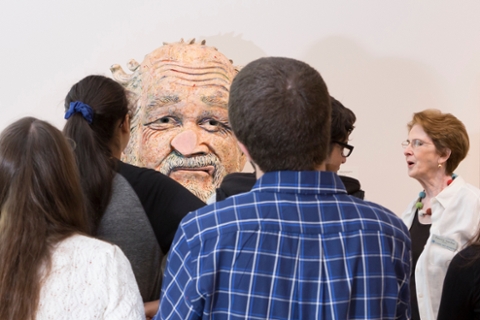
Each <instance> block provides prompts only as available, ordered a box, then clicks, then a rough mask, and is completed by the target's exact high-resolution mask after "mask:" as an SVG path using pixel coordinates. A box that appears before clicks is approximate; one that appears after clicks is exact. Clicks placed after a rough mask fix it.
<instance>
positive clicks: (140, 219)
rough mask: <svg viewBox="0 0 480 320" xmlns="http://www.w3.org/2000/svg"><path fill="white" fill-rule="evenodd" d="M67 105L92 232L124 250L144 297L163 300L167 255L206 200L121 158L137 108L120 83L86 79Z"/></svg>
mask: <svg viewBox="0 0 480 320" xmlns="http://www.w3.org/2000/svg"><path fill="white" fill-rule="evenodd" d="M65 111H66V113H65V119H67V122H66V124H65V127H64V129H63V133H64V135H65V136H66V137H68V138H69V139H71V140H72V141H73V142H74V143H75V150H74V152H75V157H76V161H77V165H78V168H79V171H80V177H81V184H82V189H83V192H84V194H85V195H86V199H87V209H88V211H87V213H88V214H89V223H90V227H91V230H92V234H93V235H94V236H96V237H99V238H101V239H104V240H107V241H110V242H112V243H114V244H117V245H118V246H119V247H120V248H121V249H122V250H123V252H124V253H125V255H126V256H127V258H128V259H129V260H130V263H131V264H132V268H133V271H134V274H135V277H136V279H137V282H138V285H139V288H140V292H141V294H142V298H143V300H144V302H148V301H153V300H158V299H159V297H160V287H161V286H160V285H161V280H162V272H161V261H162V257H163V256H164V255H165V254H166V253H167V252H168V250H169V249H170V245H171V243H172V241H173V237H174V235H175V232H176V230H177V227H178V225H179V223H180V221H181V219H182V218H183V217H184V216H185V215H186V214H187V213H188V212H190V211H193V210H196V209H198V208H200V207H202V206H204V205H205V204H204V203H203V202H202V201H200V200H199V199H198V198H197V197H196V196H194V195H193V194H192V193H191V192H190V191H188V190H187V189H186V188H184V187H183V186H181V185H180V184H179V183H177V182H176V181H174V180H173V179H170V178H169V177H167V176H165V175H163V174H161V173H159V172H157V171H154V170H151V169H146V168H139V167H135V166H132V165H129V164H126V163H123V162H122V161H120V157H121V155H122V151H123V149H124V148H125V147H126V145H127V143H128V140H129V138H130V116H131V115H130V104H129V100H128V93H127V91H126V90H125V89H124V88H123V87H122V86H121V85H120V84H119V83H117V82H115V81H114V80H112V79H110V78H107V77H104V76H100V75H91V76H88V77H86V78H84V79H82V80H80V81H79V82H78V83H76V84H74V85H73V86H72V88H71V89H70V91H69V92H68V94H67V96H66V98H65Z"/></svg>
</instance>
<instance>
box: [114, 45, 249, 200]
mask: <svg viewBox="0 0 480 320" xmlns="http://www.w3.org/2000/svg"><path fill="white" fill-rule="evenodd" d="M132 69H134V75H133V77H132V79H131V80H129V81H128V83H127V88H128V89H130V90H131V91H133V92H135V93H136V94H137V99H138V100H137V110H135V111H136V112H135V115H134V119H133V121H132V139H131V140H130V143H129V146H127V148H126V150H125V152H124V153H125V160H126V161H127V162H130V163H133V164H136V165H139V166H143V167H148V168H152V169H155V170H158V171H160V172H162V173H164V174H166V175H168V176H170V177H171V178H173V179H174V180H176V181H178V182H180V183H181V184H182V185H184V186H185V187H187V188H188V189H189V190H190V191H192V192H193V193H194V194H195V195H197V196H198V197H199V198H200V199H202V200H204V201H206V199H208V197H209V196H210V195H211V194H212V193H213V192H214V191H215V188H216V187H217V186H218V185H219V184H220V182H221V181H222V179H223V177H224V176H225V175H226V174H227V173H230V172H237V171H241V170H242V168H243V166H244V164H245V157H244V156H243V154H242V153H241V152H240V150H239V149H238V147H237V144H236V139H235V137H234V136H233V133H232V130H231V128H230V124H229V121H228V110H227V102H228V95H229V89H230V84H231V82H232V80H233V77H234V76H235V74H236V71H235V68H234V67H233V65H232V63H231V62H230V61H229V60H228V59H227V58H225V56H223V55H222V54H220V53H219V52H218V51H216V49H214V48H212V47H207V46H205V45H203V44H195V43H184V42H180V43H174V44H167V45H164V46H163V47H160V48H159V49H157V50H155V51H154V52H152V53H151V54H149V55H147V56H146V58H145V60H144V61H143V62H142V64H140V65H137V66H135V65H134V66H133V67H132ZM117 70H118V67H117ZM112 71H113V72H114V74H115V67H113V70H112ZM118 78H120V76H119V77H118ZM117 80H118V79H117ZM120 82H122V81H121V79H120Z"/></svg>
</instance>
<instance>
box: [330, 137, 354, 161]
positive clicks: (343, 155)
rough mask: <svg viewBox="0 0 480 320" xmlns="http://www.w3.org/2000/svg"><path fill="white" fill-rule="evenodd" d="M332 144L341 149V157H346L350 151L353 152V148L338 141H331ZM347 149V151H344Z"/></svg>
mask: <svg viewBox="0 0 480 320" xmlns="http://www.w3.org/2000/svg"><path fill="white" fill-rule="evenodd" d="M332 143H336V144H338V145H339V146H341V147H342V157H345V158H346V157H348V156H350V155H351V154H352V151H353V146H351V145H349V144H346V143H343V142H340V141H332ZM345 149H347V150H345Z"/></svg>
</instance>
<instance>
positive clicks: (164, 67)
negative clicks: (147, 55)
mask: <svg viewBox="0 0 480 320" xmlns="http://www.w3.org/2000/svg"><path fill="white" fill-rule="evenodd" d="M152 69H154V70H155V72H156V73H157V74H158V73H161V72H168V71H172V72H178V73H183V74H185V75H192V76H209V75H210V76H220V77H222V78H225V79H226V80H229V82H231V81H232V79H231V70H229V69H227V68H226V67H225V66H224V65H223V64H220V63H218V62H216V61H211V63H209V62H206V63H203V64H201V65H198V66H195V65H185V64H184V63H182V62H178V61H175V62H173V61H170V60H167V61H165V60H161V61H157V62H156V63H155V64H153V65H152Z"/></svg>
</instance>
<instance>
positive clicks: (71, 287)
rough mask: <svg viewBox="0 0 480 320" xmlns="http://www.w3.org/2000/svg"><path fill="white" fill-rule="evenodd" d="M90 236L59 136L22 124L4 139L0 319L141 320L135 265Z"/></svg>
mask: <svg viewBox="0 0 480 320" xmlns="http://www.w3.org/2000/svg"><path fill="white" fill-rule="evenodd" d="M88 231H89V227H88V219H87V215H86V211H85V205H84V198H83V195H82V189H81V186H80V179H79V175H78V170H77V167H76V165H75V159H74V157H73V154H72V151H71V147H70V146H69V144H68V142H67V141H66V139H65V138H64V137H63V135H62V133H61V132H60V131H59V130H58V129H56V128H55V127H53V126H52V125H50V124H48V123H47V122H44V121H41V120H38V119H35V118H23V119H20V120H18V121H17V122H15V123H13V124H11V125H10V126H8V127H7V128H6V129H5V130H4V131H3V132H2V133H1V135H0V319H2V320H13V319H15V320H17V319H26V320H33V319H37V320H40V319H59V318H68V319H93V318H95V319H112V320H113V319H142V318H143V317H144V315H143V309H142V301H141V297H140V294H139V292H138V287H137V285H136V283H135V278H134V276H133V273H132V270H131V267H130V264H129V262H128V260H127V259H126V257H125V256H124V254H123V253H122V251H121V250H120V249H119V248H118V247H116V246H113V245H111V244H108V243H106V242H103V241H100V240H96V239H93V238H90V237H88V236H86V234H87V232H88Z"/></svg>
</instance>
